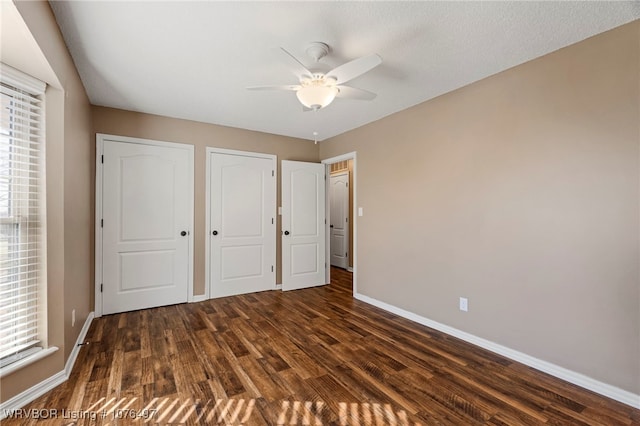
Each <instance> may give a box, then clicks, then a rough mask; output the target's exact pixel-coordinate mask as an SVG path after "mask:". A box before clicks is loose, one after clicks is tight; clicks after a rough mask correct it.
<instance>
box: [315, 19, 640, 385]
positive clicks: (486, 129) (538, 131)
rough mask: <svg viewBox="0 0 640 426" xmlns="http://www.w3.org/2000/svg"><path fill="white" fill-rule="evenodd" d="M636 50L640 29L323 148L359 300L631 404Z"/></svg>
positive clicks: (589, 43) (637, 377)
mask: <svg viewBox="0 0 640 426" xmlns="http://www.w3.org/2000/svg"><path fill="white" fill-rule="evenodd" d="M639 53H640V22H638V21H636V22H634V23H631V24H628V25H626V26H623V27H620V28H618V29H615V30H612V31H609V32H607V33H604V34H602V35H599V36H596V37H594V38H591V39H588V40H586V41H584V42H581V43H578V44H576V45H573V46H570V47H567V48H565V49H562V50H560V51H557V52H555V53H552V54H549V55H547V56H544V57H542V58H540V59H537V60H534V61H532V62H529V63H526V64H523V65H521V66H518V67H516V68H513V69H511V70H508V71H506V72H503V73H500V74H498V75H495V76H492V77H490V78H487V79H485V80H482V81H479V82H477V83H474V84H472V85H470V86H467V87H464V88H462V89H460V90H457V91H455V92H452V93H449V94H446V95H444V96H441V97H439V98H437V99H434V100H432V101H429V102H426V103H423V104H421V105H418V106H416V107H413V108H411V109H408V110H405V111H402V112H399V113H397V114H395V115H392V116H390V117H387V118H385V119H382V120H380V121H377V122H375V123H372V124H369V125H367V126H364V127H362V128H359V129H357V130H354V131H351V132H349V133H346V134H343V135H341V136H339V137H336V138H333V139H331V140H328V141H325V142H322V143H321V145H320V157H321V158H322V159H326V158H331V157H334V156H336V155H339V154H343V153H347V152H350V151H357V155H358V157H357V158H358V160H357V161H358V162H357V177H356V179H357V182H356V184H357V191H358V193H357V197H358V205H359V206H362V207H363V208H364V216H363V217H360V218H357V219H358V224H357V228H358V242H357V243H358V254H357V255H358V264H357V265H356V267H357V272H358V290H359V292H361V293H362V294H364V295H367V296H369V297H372V298H375V299H378V300H380V301H383V302H386V303H389V304H392V305H395V306H397V307H400V308H403V309H406V310H408V311H411V312H414V313H417V314H419V315H421V316H424V317H427V318H430V319H432V320H435V321H438V322H440V323H443V324H446V325H449V326H452V327H455V328H457V329H460V330H463V331H466V332H468V333H472V334H474V335H476V336H479V337H482V338H485V339H488V340H491V341H493V342H497V343H499V344H502V345H504V346H507V347H509V348H512V349H516V350H518V351H522V352H524V353H526V354H529V355H532V356H534V357H537V358H540V359H543V360H545V361H548V362H551V363H554V364H557V365H559V366H562V367H565V368H568V369H570V370H574V371H576V372H580V373H583V374H585V375H587V376H590V377H592V378H594V379H597V380H600V381H603V382H606V383H609V384H611V385H614V386H617V387H620V388H622V389H624V390H627V391H631V392H634V393H636V394H637V393H640V273H639V255H640V252H639V247H638V246H639V219H640V212H639V201H640V199H639V195H640V192H639V189H640V188H639V177H640V164H639V153H640V151H639V141H640V128H639V117H640V110H639V104H640V92H639V90H640V85H639V83H640V56H639ZM427 84H428V83H427ZM460 296H463V297H467V298H468V299H469V312H467V313H464V312H461V311H459V310H458V298H459V297H460Z"/></svg>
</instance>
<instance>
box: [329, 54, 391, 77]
mask: <svg viewBox="0 0 640 426" xmlns="http://www.w3.org/2000/svg"><path fill="white" fill-rule="evenodd" d="M381 63H382V58H381V57H380V56H378V55H376V54H375V53H374V54H373V55H369V56H363V57H362V58H358V59H354V60H353V61H350V62H347V63H346V64H342V65H340V66H339V67H337V68H334V69H333V70H331V71H329V72H328V73H327V77H332V78H335V79H336V84H342V83H346V82H347V81H349V80H353V79H354V78H356V77H358V76H361V75H362V74H364V73H366V72H367V71H369V70H371V69H373V68H375V67H377V66H378V65H380V64H381Z"/></svg>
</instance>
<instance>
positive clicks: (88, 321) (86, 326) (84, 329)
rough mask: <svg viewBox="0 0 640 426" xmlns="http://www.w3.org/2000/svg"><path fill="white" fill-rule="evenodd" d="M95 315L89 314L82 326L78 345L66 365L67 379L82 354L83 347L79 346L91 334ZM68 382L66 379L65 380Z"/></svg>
mask: <svg viewBox="0 0 640 426" xmlns="http://www.w3.org/2000/svg"><path fill="white" fill-rule="evenodd" d="M93 317H94V313H93V312H89V315H87V319H86V320H85V322H84V325H83V326H82V330H80V334H79V335H78V339H77V340H76V344H75V345H74V347H73V350H72V351H71V354H70V355H69V359H67V363H66V364H65V365H64V374H65V375H66V376H67V379H68V378H69V376H70V375H71V370H73V365H74V364H75V363H76V358H78V354H79V353H80V348H81V347H82V346H78V345H80V344H82V343H84V339H85V337H87V333H88V332H89V327H91V321H93ZM65 380H66V379H65Z"/></svg>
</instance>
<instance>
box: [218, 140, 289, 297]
mask: <svg viewBox="0 0 640 426" xmlns="http://www.w3.org/2000/svg"><path fill="white" fill-rule="evenodd" d="M276 188H277V187H276V156H275V155H269V154H258V153H249V152H241V151H231V150H223V149H216V148H207V189H206V191H207V208H206V210H207V211H206V215H207V234H208V235H207V242H206V244H207V274H206V275H207V277H208V286H209V295H210V297H224V296H231V295H236V294H243V293H253V292H258V291H264V290H273V289H275V288H276Z"/></svg>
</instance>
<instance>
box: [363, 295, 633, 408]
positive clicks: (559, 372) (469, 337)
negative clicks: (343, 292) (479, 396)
mask: <svg viewBox="0 0 640 426" xmlns="http://www.w3.org/2000/svg"><path fill="white" fill-rule="evenodd" d="M354 297H355V298H356V299H358V300H361V301H363V302H365V303H368V304H370V305H373V306H376V307H378V308H380V309H384V310H385V311H388V312H391V313H393V314H396V315H398V316H401V317H403V318H406V319H408V320H411V321H414V322H417V323H418V324H422V325H426V326H427V327H431V328H433V329H435V330H438V331H441V332H443V333H446V334H449V335H451V336H454V337H457V338H458V339H461V340H464V341H466V342H469V343H471V344H474V345H476V346H480V347H481V348H484V349H486V350H488V351H491V352H494V353H497V354H499V355H502V356H505V357H507V358H509V359H512V360H514V361H518V362H520V363H522V364H524V365H527V366H529V367H532V368H535V369H536V370H540V371H543V372H545V373H547V374H550V375H552V376H555V377H557V378H559V379H562V380H565V381H567V382H569V383H573V384H574V385H578V386H580V387H583V388H585V389H588V390H590V391H593V392H596V393H599V394H600V395H604V396H606V397H609V398H611V399H615V400H616V401H619V402H622V403H623V404H627V405H629V406H631V407H634V408H639V409H640V395H638V394H634V393H632V392H629V391H626V390H624V389H620V388H618V387H616V386H612V385H609V384H607V383H604V382H601V381H599V380H596V379H593V378H591V377H588V376H585V375H584V374H581V373H577V372H575V371H572V370H569V369H566V368H564V367H560V366H558V365H555V364H552V363H550V362H547V361H543V360H541V359H538V358H535V357H533V356H531V355H527V354H525V353H523V352H519V351H516V350H514V349H511V348H508V347H506V346H502V345H499V344H497V343H494V342H492V341H490V340H486V339H483V338H481V337H478V336H474V335H473V334H470V333H467V332H465V331H462V330H458V329H457V328H453V327H450V326H448V325H445V324H442V323H439V322H436V321H433V320H430V319H428V318H425V317H422V316H420V315H418V314H414V313H413V312H409V311H406V310H404V309H402V308H398V307H396V306H393V305H390V304H388V303H385V302H382V301H380V300H377V299H374V298H372V297H369V296H365V295H363V294H360V293H356V294H354Z"/></svg>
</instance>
